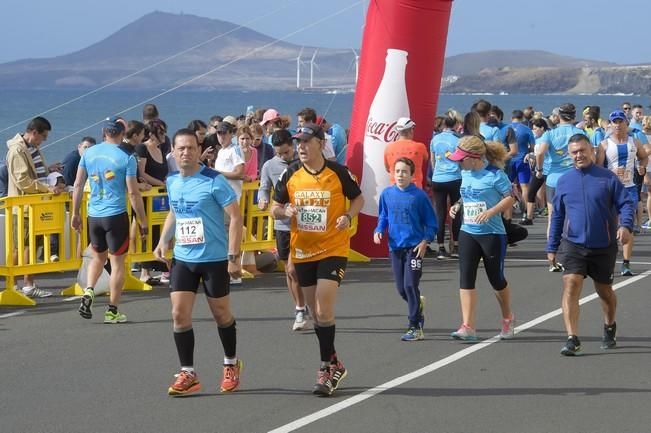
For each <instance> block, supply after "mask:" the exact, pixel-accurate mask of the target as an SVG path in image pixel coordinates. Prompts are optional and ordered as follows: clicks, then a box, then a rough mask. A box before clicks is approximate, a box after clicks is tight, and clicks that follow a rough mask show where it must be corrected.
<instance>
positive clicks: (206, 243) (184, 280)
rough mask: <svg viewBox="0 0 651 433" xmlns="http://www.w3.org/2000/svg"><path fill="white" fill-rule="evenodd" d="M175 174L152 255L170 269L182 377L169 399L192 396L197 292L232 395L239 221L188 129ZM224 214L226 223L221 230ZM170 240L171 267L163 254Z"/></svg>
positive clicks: (237, 364) (237, 362) (176, 142)
mask: <svg viewBox="0 0 651 433" xmlns="http://www.w3.org/2000/svg"><path fill="white" fill-rule="evenodd" d="M172 143H173V146H172V153H173V155H174V159H175V160H176V164H177V166H178V167H179V172H178V173H174V174H172V175H170V176H169V177H168V178H167V194H168V196H169V202H170V212H169V214H168V215H167V218H166V220H165V224H164V226H163V230H162V233H161V238H160V241H159V243H158V246H157V247H156V249H155V250H154V256H155V257H156V259H157V260H160V261H164V262H166V263H168V266H170V268H171V277H170V291H171V293H170V298H171V301H172V318H173V322H174V342H175V343H176V349H177V352H178V356H179V361H180V363H181V371H180V372H179V374H177V375H176V379H175V380H174V382H173V383H172V384H171V385H170V387H169V389H168V394H169V395H172V396H179V395H186V394H189V393H193V392H197V391H199V390H200V389H201V384H200V383H199V379H198V378H197V374H196V373H195V371H194V331H193V328H192V308H193V306H194V301H195V298H196V294H197V290H198V288H199V286H200V285H201V287H202V288H203V291H204V293H205V295H206V299H207V301H208V306H209V307H210V311H211V312H212V315H213V318H214V319H215V322H216V323H217V327H218V331H219V338H220V340H221V342H222V346H223V348H224V372H223V378H222V382H221V391H222V392H232V391H235V390H237V388H238V387H239V384H240V373H241V371H242V360H241V359H239V358H237V356H236V342H237V333H236V328H235V318H234V317H233V314H232V313H231V309H230V296H229V293H230V278H231V277H232V278H240V276H241V265H240V243H241V241H242V216H241V214H240V207H239V203H238V201H237V198H236V195H235V192H234V191H233V189H232V188H231V187H230V185H229V184H228V182H227V181H226V179H225V178H224V176H223V175H221V174H220V173H219V172H217V171H215V170H213V169H211V168H208V167H206V166H204V165H202V164H201V163H200V162H199V160H200V157H201V147H200V146H199V143H198V142H197V137H196V136H195V135H194V132H193V131H192V130H191V129H180V130H178V131H177V132H176V134H175V135H174V139H173V141H172ZM224 212H226V214H227V215H228V216H229V217H230V223H229V231H228V235H227V234H226V231H225V228H224ZM172 240H174V253H173V259H172V261H171V263H170V262H169V261H168V260H167V258H166V254H167V252H168V251H169V248H170V244H171V243H172Z"/></svg>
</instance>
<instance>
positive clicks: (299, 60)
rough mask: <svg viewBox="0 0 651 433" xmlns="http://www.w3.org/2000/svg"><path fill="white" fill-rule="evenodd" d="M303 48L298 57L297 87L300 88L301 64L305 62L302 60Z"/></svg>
mask: <svg viewBox="0 0 651 433" xmlns="http://www.w3.org/2000/svg"><path fill="white" fill-rule="evenodd" d="M303 48H305V47H301V51H299V52H298V57H296V88H297V89H299V90H300V88H301V65H302V64H303V63H305V62H303V61H301V55H302V54H303Z"/></svg>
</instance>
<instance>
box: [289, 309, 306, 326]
mask: <svg viewBox="0 0 651 433" xmlns="http://www.w3.org/2000/svg"><path fill="white" fill-rule="evenodd" d="M306 316H307V311H306V310H296V318H295V319H294V325H293V326H292V331H302V330H303V329H305V325H307V317H306Z"/></svg>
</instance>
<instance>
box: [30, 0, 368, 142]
mask: <svg viewBox="0 0 651 433" xmlns="http://www.w3.org/2000/svg"><path fill="white" fill-rule="evenodd" d="M361 3H362V0H359V1H357V2H355V3H353V4H351V5H349V6H346V7H344V8H343V9H340V10H339V11H337V12H334V13H332V14H330V15H327V16H325V17H323V18H321V19H318V20H316V21H313V22H311V23H310V24H308V25H306V26H304V27H301V28H299V29H298V30H295V31H293V32H290V33H288V34H286V35H285V36H283V37H281V38H279V39H276V40H274V41H272V42H269V43H267V44H264V45H262V46H260V47H258V48H254V49H252V50H250V51H249V52H247V53H245V54H243V55H242V56H240V57H237V58H235V59H233V60H231V61H229V62H226V63H224V64H221V65H219V66H217V67H215V68H213V69H211V70H209V71H207V72H204V73H202V74H199V75H196V76H194V77H192V78H190V79H189V80H187V81H184V82H182V83H180V84H178V85H176V86H174V87H172V88H170V89H167V90H165V91H164V92H161V93H159V94H157V95H154V96H152V97H150V98H147V99H145V100H143V101H140V102H138V103H137V104H134V105H132V106H130V107H128V108H125V109H123V110H121V111H118V112H117V113H114V114H113V115H115V116H119V115H121V114H124V113H126V112H128V111H130V110H133V109H135V108H138V107H139V106H141V105H143V104H147V103H148V102H151V101H154V100H156V99H158V98H160V97H161V96H164V95H167V94H168V93H171V92H174V91H175V90H178V89H180V88H181V87H184V86H186V85H188V84H190V83H193V82H195V81H197V80H199V79H201V78H203V77H205V76H207V75H210V74H212V73H213V72H216V71H219V70H220V69H224V68H226V67H228V66H230V65H232V64H234V63H236V62H239V61H240V60H243V59H246V58H247V57H250V56H252V55H254V54H256V53H257V52H259V51H262V50H265V49H267V48H269V47H272V46H274V45H275V44H277V43H279V42H283V41H284V40H286V39H288V38H291V37H292V36H295V35H297V34H299V33H301V32H303V31H305V30H308V29H310V28H312V27H314V26H316V25H318V24H321V23H323V22H325V21H327V20H329V19H331V18H334V17H336V16H338V15H341V14H342V13H344V12H346V11H348V10H350V9H352V8H353V7H355V6H357V5H359V4H361ZM104 120H106V118H103V119H101V120H98V121H97V122H95V123H93V124H91V125H88V126H86V127H85V128H82V129H80V130H78V131H76V132H73V133H72V134H69V135H66V136H65V137H62V138H60V139H58V140H55V141H53V142H51V143H48V144H47V145H45V146H41V150H44V149H46V148H48V147H50V146H53V145H55V144H57V143H59V142H61V141H63V140H67V139H68V138H71V137H74V136H76V135H78V134H80V133H82V132H84V131H86V130H88V129H90V128H93V127H95V126H97V125H99V124H101V123H102V122H104Z"/></svg>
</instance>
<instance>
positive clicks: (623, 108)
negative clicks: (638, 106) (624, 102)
mask: <svg viewBox="0 0 651 433" xmlns="http://www.w3.org/2000/svg"><path fill="white" fill-rule="evenodd" d="M630 109H631V107H622V110H630Z"/></svg>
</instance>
